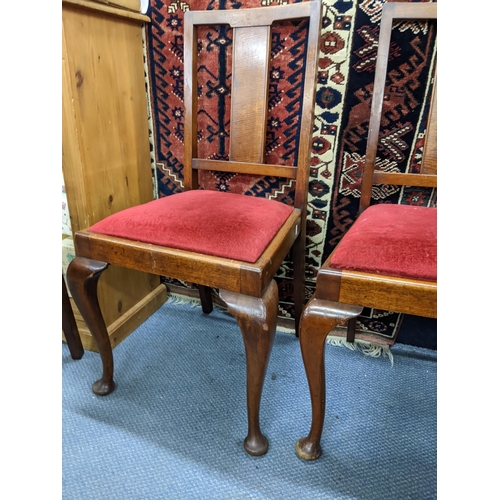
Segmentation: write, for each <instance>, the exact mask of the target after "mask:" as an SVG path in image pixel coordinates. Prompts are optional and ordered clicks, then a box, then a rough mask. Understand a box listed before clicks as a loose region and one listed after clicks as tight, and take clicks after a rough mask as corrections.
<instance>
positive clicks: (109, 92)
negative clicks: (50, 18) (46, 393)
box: [62, 0, 166, 351]
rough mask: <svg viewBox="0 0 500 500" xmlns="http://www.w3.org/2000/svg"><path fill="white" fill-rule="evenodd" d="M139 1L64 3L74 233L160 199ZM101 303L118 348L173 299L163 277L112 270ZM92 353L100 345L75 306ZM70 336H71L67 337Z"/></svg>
mask: <svg viewBox="0 0 500 500" xmlns="http://www.w3.org/2000/svg"><path fill="white" fill-rule="evenodd" d="M148 21H149V18H148V17H147V16H145V15H142V14H141V13H140V0H114V1H113V2H107V1H98V0H95V1H91V0H63V2H62V74H63V82H62V94H63V96H62V97H63V106H62V110H63V116H62V125H63V127H62V128H63V137H62V149H63V161H62V168H63V178H64V184H65V188H66V196H67V204H68V210H69V214H70V219H71V230H72V231H73V233H74V232H75V231H78V230H80V229H85V228H86V227H88V226H90V225H92V224H93V223H95V222H97V221H99V220H101V219H103V218H104V217H107V216H108V215H111V214H113V213H115V212H118V211H119V210H123V209H124V208H127V207H130V206H133V205H137V204H140V203H145V202H148V201H150V200H152V199H153V179H152V174H151V166H150V156H149V138H148V121H147V103H146V91H145V81H144V60H143V50H142V29H143V25H144V23H145V22H148ZM98 294H99V302H100V304H101V309H102V312H103V316H104V320H105V323H106V326H107V327H108V333H109V336H110V340H111V345H112V347H115V346H116V345H117V344H118V343H119V342H120V341H121V340H123V339H124V338H125V337H126V336H127V335H129V334H130V333H131V332H132V331H133V330H135V329H136V328H137V327H138V326H139V325H140V324H141V323H142V322H143V321H144V320H145V319H147V318H148V317H149V316H150V315H151V314H152V313H153V312H154V311H156V310H157V309H158V307H160V306H161V304H162V303H163V302H164V301H165V300H166V289H165V286H164V285H163V284H160V279H159V277H158V276H155V275H151V274H146V273H142V272H138V271H133V270H129V269H125V268H120V267H115V266H110V267H109V268H108V269H107V270H106V271H105V272H104V274H103V276H102V278H101V279H100V281H99V288H98ZM72 306H73V309H74V311H75V316H76V320H77V325H78V329H79V332H80V336H81V337H82V343H83V346H84V348H85V349H89V350H93V351H97V347H96V345H95V343H94V341H93V339H92V337H91V335H90V332H89V331H88V329H87V328H86V326H85V324H84V322H83V320H82V319H81V316H80V314H79V312H78V310H77V309H76V307H75V306H74V303H72ZM63 337H64V336H63Z"/></svg>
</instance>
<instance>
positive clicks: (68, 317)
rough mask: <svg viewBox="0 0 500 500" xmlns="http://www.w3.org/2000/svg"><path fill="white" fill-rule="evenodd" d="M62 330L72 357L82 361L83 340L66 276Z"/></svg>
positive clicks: (63, 294)
mask: <svg viewBox="0 0 500 500" xmlns="http://www.w3.org/2000/svg"><path fill="white" fill-rule="evenodd" d="M62 329H63V332H64V336H65V337H66V343H67V344H68V348H69V352H70V354H71V357H72V358H73V359H81V358H82V356H83V353H84V350H83V345H82V339H81V338H80V333H79V332H78V327H77V326H76V321H75V315H74V314H73V309H72V308H71V302H70V300H69V295H68V290H67V289H66V283H65V281H64V276H63V277H62Z"/></svg>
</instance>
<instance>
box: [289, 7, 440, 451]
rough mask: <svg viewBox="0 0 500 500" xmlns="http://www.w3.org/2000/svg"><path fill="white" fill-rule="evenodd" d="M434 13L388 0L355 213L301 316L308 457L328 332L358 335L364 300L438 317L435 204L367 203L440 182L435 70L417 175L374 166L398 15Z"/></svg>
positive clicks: (303, 442) (316, 434) (313, 447)
mask: <svg viewBox="0 0 500 500" xmlns="http://www.w3.org/2000/svg"><path fill="white" fill-rule="evenodd" d="M436 18H437V11H436V4H435V3H386V4H385V5H384V7H383V13H382V19H381V24H380V39H379V46H378V53H377V63H376V69H375V83H374V89H373V97H372V106H371V114H370V124H369V132H368V140H367V148H366V157H365V165H364V172H363V179H362V183H361V198H360V206H359V212H358V217H357V219H356V221H355V222H354V224H353V225H352V226H351V228H350V229H349V230H348V231H347V232H346V233H345V235H344V236H343V238H342V240H341V241H340V243H339V244H338V245H337V246H336V248H335V250H334V251H333V252H332V253H331V255H330V256H329V257H328V258H327V260H326V262H325V263H324V265H323V266H322V268H321V270H320V271H319V272H318V276H317V281H316V290H315V293H314V296H313V298H312V299H311V300H310V301H309V302H308V304H307V305H306V307H305V308H304V311H303V314H302V319H301V329H300V348H301V352H302V359H303V362H304V366H305V371H306V375H307V380H308V383H309V389H310V397H311V404H312V424H311V429H310V431H309V435H308V436H307V437H304V438H301V439H299V440H298V441H297V443H296V447H295V449H296V452H297V454H298V456H299V457H301V458H303V459H306V460H315V459H316V458H318V457H319V456H320V455H321V446H320V438H321V434H322V431H323V423H324V418H325V398H326V387H325V361H324V354H325V340H326V337H327V335H328V333H329V332H330V331H331V330H332V329H334V328H335V327H337V326H339V325H345V324H346V323H347V324H348V330H347V340H348V341H350V342H352V341H354V334H355V328H354V326H355V323H354V322H355V320H356V317H357V316H358V315H359V314H360V313H361V312H362V310H363V308H364V307H369V308H375V309H381V310H386V311H394V312H400V313H406V314H413V315H417V316H425V317H429V318H436V317H437V209H436V208H431V207H421V206H411V205H399V204H385V203H383V204H371V205H370V203H371V198H372V197H371V193H372V186H373V185H376V184H389V185H399V186H405V185H407V186H419V187H432V188H436V187H437V142H436V137H437V135H436V124H437V115H436V105H437V95H436V74H434V84H433V97H432V98H431V102H430V111H429V114H428V120H427V131H426V139H425V145H424V152H423V158H422V164H421V171H420V174H415V173H388V172H382V171H377V170H376V169H375V166H376V156H377V148H378V142H379V131H380V122H381V116H382V110H383V102H384V96H385V88H386V74H387V63H388V57H389V44H390V37H391V30H392V26H393V20H394V19H436Z"/></svg>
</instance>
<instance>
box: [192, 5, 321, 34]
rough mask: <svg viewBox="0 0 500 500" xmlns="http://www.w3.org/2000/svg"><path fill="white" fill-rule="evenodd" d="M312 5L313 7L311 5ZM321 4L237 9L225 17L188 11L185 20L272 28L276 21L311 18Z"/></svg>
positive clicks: (195, 22)
mask: <svg viewBox="0 0 500 500" xmlns="http://www.w3.org/2000/svg"><path fill="white" fill-rule="evenodd" d="M309 3H310V4H314V5H312V7H311V6H310V5H309ZM318 4H320V2H318V1H317V0H312V1H311V2H303V3H296V4H289V5H287V6H286V9H283V6H276V7H265V8H255V9H237V10H227V11H225V12H224V17H223V19H222V20H221V16H220V15H219V13H218V11H216V10H196V11H194V10H193V11H187V12H186V13H185V17H184V19H185V20H186V21H187V22H191V23H193V24H194V25H201V24H229V25H230V26H231V27H232V28H243V27H247V28H251V27H254V26H271V24H273V23H274V22H276V21H281V20H285V19H300V18H306V17H309V16H311V17H312V13H314V12H317V10H316V9H317V8H318V7H319V8H321V6H320V5H318Z"/></svg>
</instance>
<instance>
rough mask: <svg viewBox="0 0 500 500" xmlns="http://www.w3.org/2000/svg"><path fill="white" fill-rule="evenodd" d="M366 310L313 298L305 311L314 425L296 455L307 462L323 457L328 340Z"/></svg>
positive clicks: (303, 336) (303, 345) (303, 333)
mask: <svg viewBox="0 0 500 500" xmlns="http://www.w3.org/2000/svg"><path fill="white" fill-rule="evenodd" d="M362 310H363V308H362V307H361V306H352V305H347V304H340V303H337V302H329V301H326V300H319V299H316V298H313V299H311V300H310V301H309V303H308V304H307V306H306V307H305V309H304V313H303V314H302V320H301V330H300V349H301V352H302V360H303V361H304V368H305V371H306V376H307V382H308V384H309V391H310V395H311V406H312V422H311V430H310V431H309V435H308V436H307V437H304V438H301V439H299V440H298V441H297V443H296V445H295V451H296V453H297V455H298V456H299V457H300V458H303V459H304V460H315V459H316V458H318V457H319V456H320V455H321V446H320V439H321V433H322V432H323V424H324V420H325V401H326V388H325V340H326V336H327V335H328V333H329V332H330V331H331V330H332V329H333V328H335V327H336V326H338V325H341V324H344V323H345V322H346V321H348V320H349V319H351V318H354V317H356V316H358V315H359V314H360V313H361V311H362Z"/></svg>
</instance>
